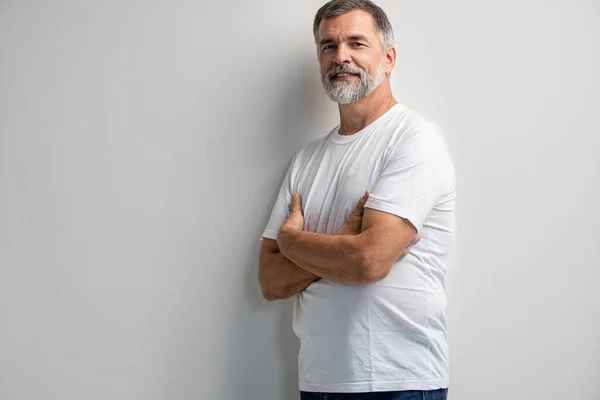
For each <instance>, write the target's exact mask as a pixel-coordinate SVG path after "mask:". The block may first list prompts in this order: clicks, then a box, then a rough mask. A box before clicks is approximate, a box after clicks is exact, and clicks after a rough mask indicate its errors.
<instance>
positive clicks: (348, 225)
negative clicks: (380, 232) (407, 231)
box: [335, 190, 421, 260]
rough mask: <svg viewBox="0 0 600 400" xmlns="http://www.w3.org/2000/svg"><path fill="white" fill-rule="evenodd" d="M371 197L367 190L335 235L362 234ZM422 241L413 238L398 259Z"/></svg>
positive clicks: (417, 237)
mask: <svg viewBox="0 0 600 400" xmlns="http://www.w3.org/2000/svg"><path fill="white" fill-rule="evenodd" d="M370 195H371V191H370V190H367V191H366V192H365V194H364V196H363V197H361V199H360V200H359V201H358V204H357V205H356V207H354V210H352V212H351V213H350V215H349V216H348V219H347V220H346V222H344V225H342V226H341V228H340V229H338V230H337V232H336V233H335V234H336V235H358V234H359V233H361V232H362V221H363V215H364V213H365V203H366V202H367V200H368V199H369V196H370ZM420 240H421V236H420V235H415V237H413V239H412V240H411V241H410V243H409V244H408V246H406V247H405V248H404V250H403V251H402V254H400V256H399V257H398V260H400V259H402V258H404V257H406V256H407V255H408V253H410V246H413V245H415V244H417V243H419V241H420Z"/></svg>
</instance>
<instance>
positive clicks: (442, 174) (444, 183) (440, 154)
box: [365, 128, 454, 231]
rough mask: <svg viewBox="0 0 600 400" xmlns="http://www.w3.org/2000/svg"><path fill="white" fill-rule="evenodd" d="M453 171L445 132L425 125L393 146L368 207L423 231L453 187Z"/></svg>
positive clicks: (372, 192) (372, 190)
mask: <svg viewBox="0 0 600 400" xmlns="http://www.w3.org/2000/svg"><path fill="white" fill-rule="evenodd" d="M453 173H454V172H453V166H452V161H451V159H450V154H449V152H448V148H447V146H446V143H445V140H444V138H443V136H442V134H441V133H440V132H438V131H437V130H434V128H422V129H421V130H419V131H416V132H413V133H411V134H410V136H409V137H407V138H406V139H405V140H402V141H399V142H398V143H397V145H396V146H395V147H394V148H393V149H392V151H391V153H390V155H389V157H388V159H387V161H386V162H385V164H384V166H383V169H382V172H381V175H380V176H379V178H378V180H377V181H376V183H375V185H374V187H373V188H372V189H371V195H370V196H369V198H368V200H367V202H366V204H365V207H366V208H372V209H375V210H379V211H384V212H387V213H390V214H394V215H397V216H398V217H401V218H404V219H407V220H409V221H410V222H411V223H412V224H413V225H414V227H415V228H416V229H417V231H419V230H420V229H421V228H422V227H423V224H424V222H425V220H426V219H427V217H428V215H429V214H430V213H431V211H432V210H433V208H434V206H435V204H436V203H437V201H438V200H439V199H440V198H441V197H442V195H444V194H445V193H446V191H447V190H449V188H450V185H451V184H452V179H453V178H452V177H453Z"/></svg>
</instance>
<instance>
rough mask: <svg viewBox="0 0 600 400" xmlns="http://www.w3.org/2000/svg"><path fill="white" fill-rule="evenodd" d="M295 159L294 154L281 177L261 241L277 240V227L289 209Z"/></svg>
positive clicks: (281, 223) (285, 217)
mask: <svg viewBox="0 0 600 400" xmlns="http://www.w3.org/2000/svg"><path fill="white" fill-rule="evenodd" d="M295 160H296V156H294V157H293V159H292V162H291V163H290V166H289V168H288V170H287V173H286V174H285V177H284V178H283V182H282V183H281V187H280V188H279V194H278V195H277V200H276V201H275V205H274V206H273V210H272V211H271V217H270V218H269V222H268V223H267V227H266V229H265V231H264V232H263V234H262V237H261V239H260V240H261V241H262V239H263V238H269V239H273V240H277V235H278V234H279V229H280V228H281V226H282V225H283V223H284V222H285V220H286V219H287V217H288V215H289V210H290V204H291V197H292V193H293V192H292V176H291V175H292V168H293V167H294V161H295Z"/></svg>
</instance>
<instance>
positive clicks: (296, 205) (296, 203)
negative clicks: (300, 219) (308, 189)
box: [292, 193, 302, 213]
mask: <svg viewBox="0 0 600 400" xmlns="http://www.w3.org/2000/svg"><path fill="white" fill-rule="evenodd" d="M292 212H293V213H294V212H297V213H302V199H301V198H300V196H298V194H297V193H293V194H292Z"/></svg>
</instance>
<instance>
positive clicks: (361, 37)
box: [319, 34, 370, 46]
mask: <svg viewBox="0 0 600 400" xmlns="http://www.w3.org/2000/svg"><path fill="white" fill-rule="evenodd" d="M347 40H352V41H356V40H358V41H360V42H367V43H370V42H369V39H367V37H366V36H364V35H360V34H356V35H350V36H348V37H347ZM329 43H334V40H333V39H322V40H320V41H319V46H323V45H324V44H329Z"/></svg>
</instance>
